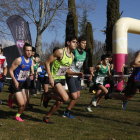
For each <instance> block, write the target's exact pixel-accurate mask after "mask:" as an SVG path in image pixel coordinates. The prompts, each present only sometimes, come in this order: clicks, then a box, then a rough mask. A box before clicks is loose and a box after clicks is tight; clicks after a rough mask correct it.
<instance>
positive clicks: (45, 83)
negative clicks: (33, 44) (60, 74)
mask: <svg viewBox="0 0 140 140" xmlns="http://www.w3.org/2000/svg"><path fill="white" fill-rule="evenodd" d="M58 49H60V48H59V47H55V48H54V49H53V53H54V52H55V51H56V50H58ZM44 68H45V67H44ZM43 83H44V92H43V94H42V96H41V102H40V106H41V107H44V106H43V101H44V97H45V93H47V92H48V85H49V77H48V73H47V72H46V73H45V75H44V81H43ZM49 92H53V90H51V91H49Z"/></svg>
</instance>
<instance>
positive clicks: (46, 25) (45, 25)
mask: <svg viewBox="0 0 140 140" xmlns="http://www.w3.org/2000/svg"><path fill="white" fill-rule="evenodd" d="M58 2H59V0H57V4H56V8H55V10H54V13H53V15H52V17H51V18H50V20H49V21H48V22H47V23H44V25H43V28H42V30H41V34H42V33H43V31H44V30H45V29H46V28H47V27H48V26H49V25H50V23H51V22H52V20H53V18H54V16H55V14H56V12H57V10H58V8H59V7H60V6H61V5H62V4H63V2H64V0H62V2H61V3H60V4H59V5H58Z"/></svg>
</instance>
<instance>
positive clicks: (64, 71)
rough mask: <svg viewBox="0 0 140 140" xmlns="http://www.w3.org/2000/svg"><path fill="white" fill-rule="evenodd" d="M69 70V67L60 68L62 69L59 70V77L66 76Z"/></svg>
mask: <svg viewBox="0 0 140 140" xmlns="http://www.w3.org/2000/svg"><path fill="white" fill-rule="evenodd" d="M68 69H69V67H62V66H60V68H59V70H58V72H57V76H63V75H65V74H66V72H67V70H68Z"/></svg>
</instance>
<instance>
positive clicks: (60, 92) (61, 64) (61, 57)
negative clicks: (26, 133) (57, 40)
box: [43, 35, 83, 123]
mask: <svg viewBox="0 0 140 140" xmlns="http://www.w3.org/2000/svg"><path fill="white" fill-rule="evenodd" d="M66 41H67V47H65V48H63V49H58V50H56V51H55V52H54V54H53V55H51V56H50V57H49V58H48V59H47V61H46V71H47V73H48V76H49V83H50V85H51V86H52V87H54V90H55V93H56V94H47V96H46V98H45V100H47V103H48V102H49V100H50V99H54V100H56V103H55V104H54V105H53V107H52V108H51V109H50V111H49V112H48V114H47V115H46V116H45V117H44V118H43V121H44V122H46V123H52V122H51V120H50V116H51V115H52V114H53V113H54V112H56V111H57V110H58V109H59V107H60V105H61V104H62V103H63V102H66V101H67V100H68V99H69V96H68V94H67V92H66V90H65V74H66V72H67V74H69V75H77V76H80V77H83V73H82V72H78V73H76V72H72V71H71V70H70V66H71V64H72V61H73V60H74V56H73V54H72V50H74V49H76V47H77V37H76V36H72V35H71V36H68V37H67V39H66ZM50 64H51V67H50Z"/></svg>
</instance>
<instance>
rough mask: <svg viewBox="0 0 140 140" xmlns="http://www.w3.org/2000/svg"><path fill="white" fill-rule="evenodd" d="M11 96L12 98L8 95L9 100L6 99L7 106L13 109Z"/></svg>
mask: <svg viewBox="0 0 140 140" xmlns="http://www.w3.org/2000/svg"><path fill="white" fill-rule="evenodd" d="M12 96H13V94H10V95H9V99H8V106H9V107H10V108H12V107H13V100H12V99H11V97H12Z"/></svg>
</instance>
